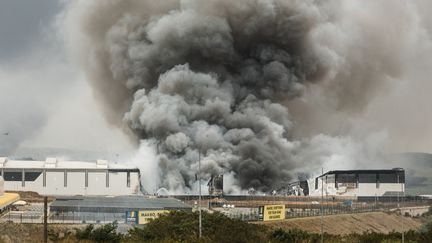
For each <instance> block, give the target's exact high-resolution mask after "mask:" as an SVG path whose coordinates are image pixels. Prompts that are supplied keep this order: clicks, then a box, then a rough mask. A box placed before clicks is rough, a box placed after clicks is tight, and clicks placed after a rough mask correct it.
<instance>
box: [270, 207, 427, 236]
mask: <svg viewBox="0 0 432 243" xmlns="http://www.w3.org/2000/svg"><path fill="white" fill-rule="evenodd" d="M323 222H324V231H325V232H327V233H329V234H336V235H339V234H342V235H345V234H349V233H354V232H355V233H362V232H364V231H368V230H369V231H375V232H382V233H388V232H391V231H399V232H401V230H402V224H403V229H404V231H407V230H409V229H418V228H419V227H420V226H421V222H420V221H419V220H415V219H413V218H409V217H402V216H400V215H396V214H390V213H384V212H373V213H357V214H344V215H329V216H324V217H323ZM264 224H265V225H267V226H270V227H272V228H282V229H291V228H299V229H302V230H305V231H308V232H313V233H319V232H320V229H321V218H320V217H308V218H296V219H286V220H284V221H277V222H276V221H274V222H264Z"/></svg>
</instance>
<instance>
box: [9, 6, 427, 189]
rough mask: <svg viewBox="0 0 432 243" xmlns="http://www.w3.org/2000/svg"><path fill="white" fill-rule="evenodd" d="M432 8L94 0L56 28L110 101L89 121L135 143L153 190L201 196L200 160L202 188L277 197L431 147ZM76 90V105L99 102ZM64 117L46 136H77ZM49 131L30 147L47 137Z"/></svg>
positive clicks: (66, 12)
mask: <svg viewBox="0 0 432 243" xmlns="http://www.w3.org/2000/svg"><path fill="white" fill-rule="evenodd" d="M430 7H431V6H430V3H429V2H428V1H424V0H416V1H403V0H396V1H390V0H362V1H361V0H344V1H342V0H327V1H314V0H306V1H305V0H288V1H287V0H240V1H229V0H208V1H197V0H182V1H177V0H168V1H161V2H160V3H159V2H155V1H150V0H148V1H147V0H113V1H96V0H84V1H70V2H65V4H64V5H63V7H62V11H61V12H60V14H59V15H58V17H57V18H56V20H55V22H56V32H57V34H58V35H60V36H61V37H62V38H63V39H64V40H65V47H64V48H65V51H66V52H67V56H70V57H72V59H73V60H74V64H76V65H78V66H77V67H78V69H82V70H83V71H84V72H85V77H82V79H86V81H88V83H89V84H90V86H91V88H92V91H93V95H94V97H95V98H96V100H97V101H98V104H99V105H100V108H96V107H95V106H93V105H90V106H89V107H90V108H91V110H90V108H89V110H87V114H89V117H93V116H96V117H98V115H99V112H101V113H103V114H104V117H105V118H106V119H107V120H108V121H109V123H110V124H112V125H115V126H116V127H118V128H120V129H121V130H122V131H123V132H124V134H127V135H128V136H129V137H130V138H131V139H132V140H133V141H134V142H135V143H136V145H137V147H138V148H137V149H136V150H137V154H136V156H135V157H134V158H133V159H131V161H132V162H133V163H135V164H136V165H137V166H139V167H140V168H141V169H142V174H143V175H144V176H143V178H144V179H143V180H147V181H146V183H145V185H144V186H146V185H147V186H148V187H150V188H146V189H147V190H148V191H150V192H153V191H155V190H156V189H157V188H158V187H166V188H167V189H169V190H170V191H171V192H184V191H185V190H186V191H187V190H194V188H196V187H197V186H198V185H197V184H196V182H195V174H196V172H197V167H198V164H197V163H198V154H199V153H201V154H202V156H201V158H202V168H203V173H202V176H203V177H204V178H210V175H211V174H216V173H225V174H226V175H227V176H226V177H225V178H226V179H227V180H229V181H230V182H231V183H230V184H232V187H231V190H232V191H233V192H238V191H240V190H245V189H248V188H250V187H253V188H255V189H256V190H260V191H269V190H272V189H275V188H277V187H280V186H281V185H283V184H284V183H286V182H287V181H289V180H291V179H295V178H296V177H298V176H302V175H303V174H304V173H306V174H308V173H310V174H312V173H315V172H316V171H319V168H320V167H321V166H324V167H326V168H328V169H337V168H350V169H351V168H353V167H360V166H365V165H366V164H369V165H371V166H372V165H375V166H377V165H378V162H379V161H383V160H384V158H383V155H384V154H385V153H387V152H399V151H407V150H410V151H415V150H422V151H432V149H431V148H432V134H429V133H428V132H425V131H430V129H429V130H428V128H431V125H430V124H428V123H427V122H426V121H428V118H429V120H430V118H432V114H431V111H430V109H428V104H429V103H430V102H431V98H430V96H429V94H428V92H427V91H428V90H430V88H432V84H431V83H430V82H429V81H428V76H429V74H430V70H429V68H428V67H429V66H430V64H432V61H431V59H432V56H431V51H432V45H431V38H430V35H431V33H432V32H431V29H432V20H431V19H430V14H429V10H428V9H431V8H430ZM78 87H80V88H78V89H76V90H77V91H76V95H77V97H79V96H80V94H86V97H88V100H91V99H90V98H89V97H90V95H89V93H88V89H87V86H86V85H83V84H82V83H80V85H79V86H78ZM48 90H50V89H48ZM69 100H73V99H69ZM89 102H90V101H89ZM85 104H87V103H86V102H84V104H83V103H81V104H80V103H79V102H77V101H71V102H70V103H66V105H65V107H70V110H75V109H76V108H73V107H78V106H79V107H83V106H86V105H85ZM413 107H416V109H414V108H413ZM94 113H95V114H94ZM60 114H63V115H60V116H59V117H60V118H59V122H56V123H54V124H57V125H52V126H49V127H51V128H53V127H54V128H56V130H57V131H61V130H63V126H68V127H71V126H72V127H73V125H72V124H68V125H65V124H64V122H60V121H64V120H65V117H69V118H71V117H77V115H76V112H73V114H69V113H68V112H64V113H60ZM416 117H417V118H416ZM53 120H55V119H52V118H51V117H50V116H45V115H44V116H41V118H40V121H41V122H40V123H41V124H42V125H44V124H45V126H46V124H52V121H53ZM68 120H69V119H68ZM96 120H97V119H96ZM103 123H104V122H103V121H100V122H94V123H92V124H91V123H88V128H87V129H90V130H91V128H92V127H101V126H100V125H99V124H103ZM61 124H63V125H61ZM82 124H83V127H81V128H84V127H85V125H84V124H85V123H82ZM42 125H41V126H42ZM106 126H107V125H106V124H105V125H104V126H102V127H106ZM51 128H50V129H48V130H47V129H44V130H45V131H46V134H45V135H43V134H42V135H39V136H37V137H36V138H33V139H32V140H31V141H38V143H43V142H44V141H48V140H50V139H51V138H52V137H53V136H52V135H51V134H50V133H49V132H48V131H50V130H51ZM37 130H38V129H37ZM79 130H83V129H80V127H79V126H77V127H76V131H79ZM108 130H109V129H105V130H103V131H101V132H100V134H104V135H106V136H103V137H111V135H112V137H115V138H119V139H118V143H115V142H113V144H124V143H128V141H127V139H125V138H124V137H122V135H119V134H118V131H119V129H116V133H115V134H114V133H110V132H108ZM32 131H33V130H32ZM83 133H85V132H83ZM414 134H415V135H414ZM54 137H55V136H54ZM21 140H22V139H21ZM77 140H80V139H77ZM83 140H85V139H83ZM21 142H22V141H21ZM17 143H19V142H17ZM68 146H71V145H68ZM225 185H227V183H225Z"/></svg>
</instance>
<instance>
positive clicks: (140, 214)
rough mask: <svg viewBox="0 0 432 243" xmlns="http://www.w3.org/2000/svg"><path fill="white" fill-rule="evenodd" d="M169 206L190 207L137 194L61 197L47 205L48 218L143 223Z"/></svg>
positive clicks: (164, 199) (172, 207) (174, 207)
mask: <svg viewBox="0 0 432 243" xmlns="http://www.w3.org/2000/svg"><path fill="white" fill-rule="evenodd" d="M173 210H183V211H192V207H191V206H189V205H187V204H185V203H182V202H181V201H179V200H177V199H174V198H146V197H140V196H116V197H65V198H57V199H56V200H55V201H54V202H53V203H51V205H50V211H51V212H52V214H53V216H52V217H51V219H52V220H58V221H61V222H77V221H79V222H93V223H100V222H114V221H117V222H121V223H128V224H146V223H148V222H149V220H150V219H154V218H156V217H158V216H159V215H161V214H164V213H168V212H170V211H173Z"/></svg>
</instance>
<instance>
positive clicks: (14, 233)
mask: <svg viewBox="0 0 432 243" xmlns="http://www.w3.org/2000/svg"><path fill="white" fill-rule="evenodd" d="M83 227H84V226H82V225H54V224H50V225H49V227H48V235H49V239H50V240H48V241H49V242H54V241H53V240H55V239H62V238H66V236H67V235H68V234H71V233H72V232H74V231H75V230H74V228H83ZM0 242H1V243H16V242H20V243H27V242H29V243H30V242H31V243H37V242H43V224H15V223H0ZM62 242H74V241H68V240H66V241H62Z"/></svg>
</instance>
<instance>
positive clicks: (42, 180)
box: [0, 157, 142, 196]
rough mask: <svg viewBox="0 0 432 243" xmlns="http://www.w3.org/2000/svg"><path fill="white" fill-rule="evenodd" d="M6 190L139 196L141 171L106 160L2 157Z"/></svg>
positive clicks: (55, 193)
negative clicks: (14, 158) (43, 159)
mask: <svg viewBox="0 0 432 243" xmlns="http://www.w3.org/2000/svg"><path fill="white" fill-rule="evenodd" d="M0 172H1V176H2V177H3V178H4V180H5V190H10V191H33V192H37V193H39V194H41V195H52V196H57V195H140V194H142V193H141V182H140V181H141V180H140V171H139V170H138V169H137V168H136V167H130V166H126V165H118V164H113V163H110V162H109V161H107V160H97V161H94V162H86V161H63V160H59V159H57V158H47V159H46V160H45V161H35V160H11V159H9V158H7V157H1V158H0Z"/></svg>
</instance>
